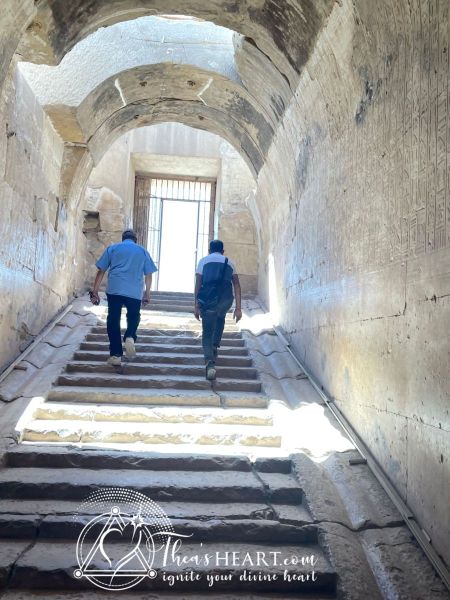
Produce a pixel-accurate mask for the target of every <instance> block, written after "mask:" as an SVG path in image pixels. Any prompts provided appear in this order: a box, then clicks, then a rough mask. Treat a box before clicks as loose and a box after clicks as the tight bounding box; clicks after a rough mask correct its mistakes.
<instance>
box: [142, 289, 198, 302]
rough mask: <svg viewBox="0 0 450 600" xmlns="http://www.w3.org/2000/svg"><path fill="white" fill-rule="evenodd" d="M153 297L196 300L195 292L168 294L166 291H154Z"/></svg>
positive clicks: (152, 292)
mask: <svg viewBox="0 0 450 600" xmlns="http://www.w3.org/2000/svg"><path fill="white" fill-rule="evenodd" d="M151 295H152V296H155V297H163V296H164V297H166V296H167V297H168V298H190V299H192V300H193V299H194V292H166V291H164V290H152V291H151Z"/></svg>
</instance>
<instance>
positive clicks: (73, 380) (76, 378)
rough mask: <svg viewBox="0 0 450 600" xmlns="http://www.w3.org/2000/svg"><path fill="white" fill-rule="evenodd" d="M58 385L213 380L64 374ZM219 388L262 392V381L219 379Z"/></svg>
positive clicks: (199, 386)
mask: <svg viewBox="0 0 450 600" xmlns="http://www.w3.org/2000/svg"><path fill="white" fill-rule="evenodd" d="M57 384H58V385H62V386H70V385H75V386H78V387H80V386H88V387H107V386H114V387H120V388H144V389H151V388H157V389H183V390H206V389H208V388H210V387H211V382H210V381H207V380H206V379H204V378H200V377H189V376H187V375H183V376H181V375H180V376H177V375H153V376H145V375H127V374H122V373H108V374H104V375H102V374H95V373H94V374H92V375H91V374H89V373H86V374H62V375H60V376H59V377H58V381H57ZM214 386H215V389H217V390H229V391H232V390H235V391H245V392H260V391H261V382H259V381H253V380H250V379H248V380H247V379H217V380H216V381H215V382H214Z"/></svg>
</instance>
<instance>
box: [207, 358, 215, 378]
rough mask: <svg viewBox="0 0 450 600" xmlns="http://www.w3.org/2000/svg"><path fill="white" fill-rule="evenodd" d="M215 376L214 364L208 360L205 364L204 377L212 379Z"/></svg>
mask: <svg viewBox="0 0 450 600" xmlns="http://www.w3.org/2000/svg"><path fill="white" fill-rule="evenodd" d="M215 378H216V365H215V364H214V363H213V362H209V363H208V364H207V365H206V379H208V381H213V380H214V379H215Z"/></svg>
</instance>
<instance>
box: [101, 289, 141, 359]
mask: <svg viewBox="0 0 450 600" xmlns="http://www.w3.org/2000/svg"><path fill="white" fill-rule="evenodd" d="M106 297H107V298H108V318H107V319H106V330H107V332H108V338H109V354H110V356H122V355H123V349H122V339H121V337H120V317H121V315H122V307H123V306H125V307H126V309H127V330H126V331H125V335H124V336H123V339H124V341H125V339H126V338H127V337H132V338H133V339H134V341H136V339H137V337H136V331H137V328H138V325H139V321H140V320H141V301H140V300H137V299H136V298H128V297H127V296H118V295H116V294H106Z"/></svg>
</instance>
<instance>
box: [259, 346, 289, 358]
mask: <svg viewBox="0 0 450 600" xmlns="http://www.w3.org/2000/svg"><path fill="white" fill-rule="evenodd" d="M250 351H251V352H258V353H259V354H261V356H265V357H268V356H272V354H287V353H288V350H271V351H270V352H269V353H268V354H265V353H264V352H263V351H262V350H258V348H250Z"/></svg>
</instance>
